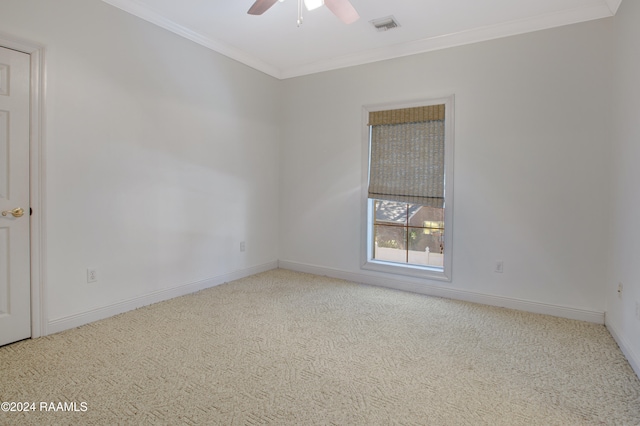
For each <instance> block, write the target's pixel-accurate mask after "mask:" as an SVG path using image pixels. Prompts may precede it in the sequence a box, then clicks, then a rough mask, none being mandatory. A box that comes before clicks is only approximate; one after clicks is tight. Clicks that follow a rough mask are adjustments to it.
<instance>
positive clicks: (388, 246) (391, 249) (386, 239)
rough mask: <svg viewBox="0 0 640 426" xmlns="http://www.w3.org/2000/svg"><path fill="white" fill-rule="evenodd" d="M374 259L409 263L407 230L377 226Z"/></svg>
mask: <svg viewBox="0 0 640 426" xmlns="http://www.w3.org/2000/svg"><path fill="white" fill-rule="evenodd" d="M374 231H375V239H374V241H375V246H374V250H373V258H374V259H376V260H384V261H387V262H397V263H407V250H406V242H407V233H406V232H407V228H405V227H403V226H387V225H375V227H374Z"/></svg>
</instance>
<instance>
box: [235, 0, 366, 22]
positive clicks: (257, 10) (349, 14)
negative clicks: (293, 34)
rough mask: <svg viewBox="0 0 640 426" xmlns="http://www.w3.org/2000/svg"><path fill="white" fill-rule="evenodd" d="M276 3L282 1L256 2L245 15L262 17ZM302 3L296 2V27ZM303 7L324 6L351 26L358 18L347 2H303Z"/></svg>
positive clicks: (301, 0) (311, 8)
mask: <svg viewBox="0 0 640 426" xmlns="http://www.w3.org/2000/svg"><path fill="white" fill-rule="evenodd" d="M278 1H281V2H282V1H284V0H256V2H255V3H253V6H251V8H250V9H249V11H248V12H247V13H248V14H249V15H262V14H263V13H264V12H266V11H267V10H269V8H271V6H273V5H274V4H276V3H277V2H278ZM302 2H303V0H298V26H300V25H301V24H302ZM304 5H305V6H306V8H307V10H313V9H317V8H319V7H320V6H322V5H325V6H327V8H328V9H329V10H330V11H331V12H333V14H334V15H336V16H337V17H338V18H340V20H341V21H342V22H344V23H345V24H351V23H353V22H355V21H357V20H358V19H359V18H360V15H358V12H357V11H356V10H355V8H354V7H353V6H352V5H351V2H349V0H304Z"/></svg>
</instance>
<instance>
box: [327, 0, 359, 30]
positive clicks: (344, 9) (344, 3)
mask: <svg viewBox="0 0 640 426" xmlns="http://www.w3.org/2000/svg"><path fill="white" fill-rule="evenodd" d="M324 5H325V6H327V8H329V10H330V11H332V12H333V14H334V15H336V16H337V17H338V18H340V20H341V21H342V22H344V23H345V24H351V23H353V22H355V21H357V20H358V19H360V15H358V12H357V11H356V10H355V9H354V7H353V6H352V5H351V3H350V2H349V0H324Z"/></svg>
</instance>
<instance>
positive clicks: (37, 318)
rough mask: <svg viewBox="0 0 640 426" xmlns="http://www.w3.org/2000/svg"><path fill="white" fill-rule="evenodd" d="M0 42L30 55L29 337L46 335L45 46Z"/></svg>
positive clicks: (3, 37)
mask: <svg viewBox="0 0 640 426" xmlns="http://www.w3.org/2000/svg"><path fill="white" fill-rule="evenodd" d="M0 46H1V47H6V48H9V49H13V50H18V51H20V52H23V53H26V54H28V55H29V56H30V57H31V64H30V66H31V76H30V98H31V99H30V100H29V101H30V102H29V109H30V118H29V199H30V204H31V209H32V211H33V213H32V215H31V218H30V219H31V220H30V241H29V245H30V257H31V338H32V339H35V338H37V337H40V336H46V335H47V334H48V332H47V303H46V301H47V298H46V276H47V275H46V269H45V267H46V245H45V243H46V238H45V235H46V233H45V225H46V223H45V217H46V216H45V163H46V162H45V149H44V148H45V146H44V127H45V121H44V115H45V114H44V96H45V84H46V79H45V67H44V46H42V45H39V44H37V43H33V42H31V41H27V40H23V39H21V38H18V37H14V36H12V35H9V34H5V33H0Z"/></svg>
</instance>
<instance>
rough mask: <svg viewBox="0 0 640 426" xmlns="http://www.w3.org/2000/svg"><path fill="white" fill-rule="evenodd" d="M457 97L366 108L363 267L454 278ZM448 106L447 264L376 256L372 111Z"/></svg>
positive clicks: (445, 247)
mask: <svg viewBox="0 0 640 426" xmlns="http://www.w3.org/2000/svg"><path fill="white" fill-rule="evenodd" d="M454 100H455V96H454V95H449V96H446V97H439V98H430V99H422V100H416V101H411V102H393V103H385V104H377V105H365V106H363V107H362V191H361V192H362V212H361V217H362V221H361V223H362V230H361V237H360V241H361V250H360V253H361V268H362V269H364V270H370V271H376V272H384V273H388V274H397V275H406V276H410V277H415V278H424V279H429V280H437V281H449V282H450V281H451V278H452V265H453V262H452V257H453V177H454V171H453V156H454V140H455V134H454V130H455V125H454V123H455V120H454V118H455V108H454V107H455V104H454ZM441 104H444V105H445V142H444V143H445V154H444V155H445V157H444V162H445V182H444V190H445V197H444V199H445V209H444V253H443V254H444V261H443V267H442V268H437V267H428V266H419V265H413V264H401V263H395V262H387V261H382V260H377V259H374V258H373V234H374V230H373V223H374V212H373V203H374V200H370V199H369V198H368V195H369V194H368V187H369V165H370V164H369V163H370V141H371V127H370V126H369V125H368V123H369V113H370V112H375V111H384V110H390V109H401V108H414V107H420V106H430V105H441Z"/></svg>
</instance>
